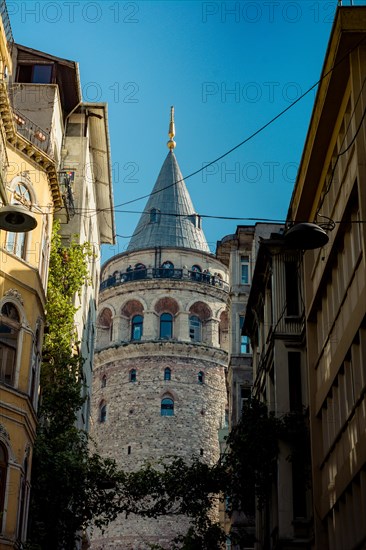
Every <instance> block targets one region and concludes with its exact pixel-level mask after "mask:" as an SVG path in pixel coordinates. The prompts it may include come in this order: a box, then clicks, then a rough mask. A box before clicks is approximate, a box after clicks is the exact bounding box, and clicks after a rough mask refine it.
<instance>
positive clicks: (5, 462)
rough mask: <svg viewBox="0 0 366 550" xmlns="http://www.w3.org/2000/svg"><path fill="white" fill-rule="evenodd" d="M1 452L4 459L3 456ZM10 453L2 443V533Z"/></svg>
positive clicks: (0, 457) (0, 494)
mask: <svg viewBox="0 0 366 550" xmlns="http://www.w3.org/2000/svg"><path fill="white" fill-rule="evenodd" d="M1 451H2V453H3V457H2V456H1ZM8 467H9V452H8V449H7V447H6V445H5V443H4V442H3V441H0V481H2V482H1V484H0V533H2V532H3V530H2V523H3V517H4V512H5V495H6V484H7V481H8Z"/></svg>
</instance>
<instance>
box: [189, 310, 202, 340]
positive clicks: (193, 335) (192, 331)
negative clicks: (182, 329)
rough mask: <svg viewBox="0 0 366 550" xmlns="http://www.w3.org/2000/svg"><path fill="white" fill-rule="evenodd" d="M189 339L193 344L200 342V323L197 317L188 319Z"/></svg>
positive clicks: (191, 316) (192, 316)
mask: <svg viewBox="0 0 366 550" xmlns="http://www.w3.org/2000/svg"><path fill="white" fill-rule="evenodd" d="M189 337H190V339H191V340H192V341H193V342H201V340H202V322H201V319H200V318H199V317H197V315H190V317H189Z"/></svg>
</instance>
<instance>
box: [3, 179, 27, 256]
mask: <svg viewBox="0 0 366 550" xmlns="http://www.w3.org/2000/svg"><path fill="white" fill-rule="evenodd" d="M11 202H12V204H20V205H22V206H25V207H26V208H30V206H31V204H32V199H31V195H30V192H29V190H28V188H27V187H26V186H25V185H24V183H18V184H17V185H16V187H15V189H14V193H13V198H12V201H11ZM26 244H27V233H22V232H19V233H12V232H10V231H8V234H7V237H6V245H5V246H6V250H7V251H8V252H11V253H12V254H15V255H16V256H18V257H19V258H22V259H23V260H24V259H26V250H27V249H26Z"/></svg>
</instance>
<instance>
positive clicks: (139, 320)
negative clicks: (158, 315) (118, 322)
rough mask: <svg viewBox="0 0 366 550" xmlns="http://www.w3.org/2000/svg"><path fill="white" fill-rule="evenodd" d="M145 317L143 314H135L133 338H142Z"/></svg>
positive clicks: (132, 325) (132, 327)
mask: <svg viewBox="0 0 366 550" xmlns="http://www.w3.org/2000/svg"><path fill="white" fill-rule="evenodd" d="M143 321H144V318H143V317H142V315H135V316H134V317H132V321H131V340H141V336H142V326H143Z"/></svg>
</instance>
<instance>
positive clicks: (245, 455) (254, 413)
mask: <svg viewBox="0 0 366 550" xmlns="http://www.w3.org/2000/svg"><path fill="white" fill-rule="evenodd" d="M280 427H281V421H280V420H279V419H278V418H276V417H275V416H274V415H273V414H272V413H269V414H268V411H267V407H266V406H265V405H264V404H263V403H261V402H260V401H257V400H255V399H252V400H250V401H249V402H247V403H246V404H245V405H244V408H243V413H242V417H241V420H240V422H239V424H238V425H237V426H236V427H235V428H234V430H232V432H231V433H230V435H229V438H228V441H227V444H228V449H229V451H228V453H227V456H226V458H225V464H226V467H227V468H228V470H229V472H230V476H229V482H228V488H227V495H228V496H229V497H230V498H229V504H230V509H231V510H236V511H240V512H244V513H245V514H247V515H254V512H255V501H257V506H258V507H259V508H263V506H264V505H265V503H266V502H267V500H268V497H269V494H270V491H271V485H272V482H273V479H274V476H275V474H276V465H277V456H278V438H279V433H280Z"/></svg>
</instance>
